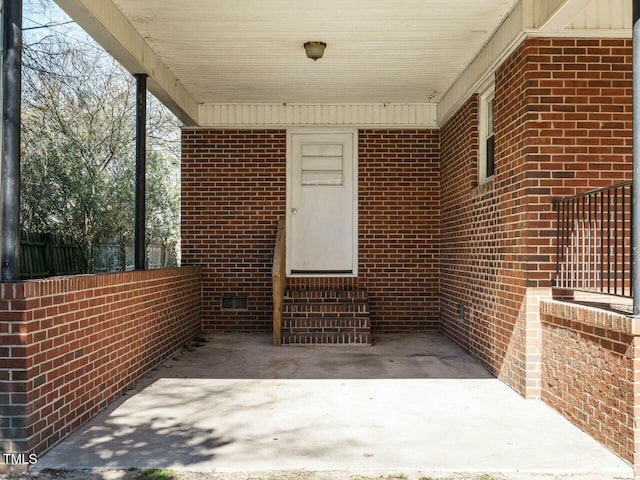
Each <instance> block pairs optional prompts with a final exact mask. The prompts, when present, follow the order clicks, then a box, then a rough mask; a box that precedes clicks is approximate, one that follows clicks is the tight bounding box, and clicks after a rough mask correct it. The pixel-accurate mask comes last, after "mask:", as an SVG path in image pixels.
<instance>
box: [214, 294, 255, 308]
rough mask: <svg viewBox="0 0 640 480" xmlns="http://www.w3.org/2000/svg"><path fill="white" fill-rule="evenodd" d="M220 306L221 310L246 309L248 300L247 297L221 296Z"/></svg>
mask: <svg viewBox="0 0 640 480" xmlns="http://www.w3.org/2000/svg"><path fill="white" fill-rule="evenodd" d="M220 308H221V309H222V310H248V309H249V300H248V299H247V297H222V298H221V299H220Z"/></svg>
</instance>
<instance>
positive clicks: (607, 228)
mask: <svg viewBox="0 0 640 480" xmlns="http://www.w3.org/2000/svg"><path fill="white" fill-rule="evenodd" d="M631 197H632V182H626V183H621V184H618V185H613V186H611V187H606V188H602V189H599V190H594V191H591V192H586V193H583V194H580V195H575V196H573V197H567V198H563V199H562V200H558V201H556V202H555V209H556V212H557V238H556V280H555V286H556V287H560V288H566V289H573V290H585V291H590V292H598V293H604V294H607V295H618V296H626V297H630V296H631V273H632V272H631Z"/></svg>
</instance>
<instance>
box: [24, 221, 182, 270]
mask: <svg viewBox="0 0 640 480" xmlns="http://www.w3.org/2000/svg"><path fill="white" fill-rule="evenodd" d="M20 248H21V255H20V277H21V278H22V279H23V280H28V279H31V278H45V277H53V276H56V275H77V274H81V273H88V272H90V271H95V272H114V271H122V270H133V268H134V267H133V245H125V244H122V243H119V242H115V241H109V242H105V243H104V244H101V245H98V246H97V247H96V248H95V251H94V258H93V259H92V264H91V268H89V267H90V266H89V265H87V263H86V261H85V259H84V255H83V253H82V249H81V248H80V247H79V246H74V245H73V242H71V241H69V240H67V239H65V238H63V237H61V236H58V235H52V234H41V233H29V232H24V231H23V232H21V234H20ZM177 264H178V261H177V258H176V248H175V245H171V244H170V245H166V244H162V243H158V242H152V243H151V244H150V245H149V246H148V248H147V268H149V269H153V268H166V267H173V266H176V265H177Z"/></svg>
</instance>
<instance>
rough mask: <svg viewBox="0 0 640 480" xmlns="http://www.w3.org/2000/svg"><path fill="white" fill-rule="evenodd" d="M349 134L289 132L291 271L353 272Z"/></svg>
mask: <svg viewBox="0 0 640 480" xmlns="http://www.w3.org/2000/svg"><path fill="white" fill-rule="evenodd" d="M353 141H354V140H353V134H352V133H293V134H292V136H291V156H290V159H291V165H290V168H291V177H290V208H289V212H288V215H289V219H290V221H289V222H288V223H289V226H290V227H289V228H290V235H289V238H290V245H288V247H287V248H288V249H289V252H290V256H289V258H290V271H291V272H292V273H296V272H298V273H313V272H318V273H322V272H336V273H338V272H339V273H351V272H353V269H354V233H355V232H354V225H355V222H354V217H353V215H354V208H355V207H354V198H355V197H354V172H353V170H354V168H353V167H354V158H353V146H354V145H353Z"/></svg>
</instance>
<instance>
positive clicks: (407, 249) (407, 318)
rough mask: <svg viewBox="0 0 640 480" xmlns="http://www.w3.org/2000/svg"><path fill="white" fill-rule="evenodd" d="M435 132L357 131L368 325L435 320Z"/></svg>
mask: <svg viewBox="0 0 640 480" xmlns="http://www.w3.org/2000/svg"><path fill="white" fill-rule="evenodd" d="M439 143H440V136H439V132H438V131H437V130H401V131H398V130H364V131H360V132H359V148H358V164H359V169H360V174H359V195H358V203H359V212H358V222H359V235H360V240H359V241H360V245H359V276H360V286H361V287H364V288H365V289H366V290H367V292H368V293H369V308H370V311H371V320H372V325H371V326H372V330H373V331H374V332H376V331H410V330H430V329H436V330H437V329H438V328H439V323H440V322H439V299H438V287H439V269H440V261H439V246H440V245H439V244H440V175H439V170H440V166H439V158H440V148H439Z"/></svg>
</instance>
